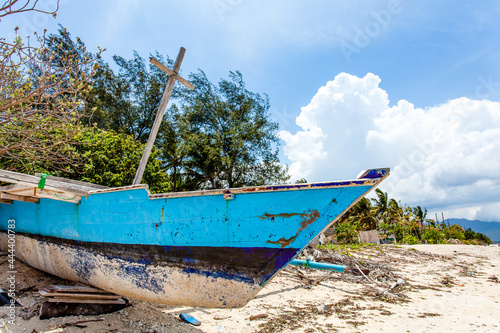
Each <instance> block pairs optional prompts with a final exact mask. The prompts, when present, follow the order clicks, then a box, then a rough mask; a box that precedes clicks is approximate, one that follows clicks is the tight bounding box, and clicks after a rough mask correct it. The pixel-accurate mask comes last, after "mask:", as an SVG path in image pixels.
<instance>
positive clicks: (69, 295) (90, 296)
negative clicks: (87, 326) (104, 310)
mask: <svg viewBox="0 0 500 333" xmlns="http://www.w3.org/2000/svg"><path fill="white" fill-rule="evenodd" d="M38 292H39V293H40V295H42V296H43V297H48V298H49V297H52V298H60V297H63V298H73V299H97V300H105V299H120V298H122V296H120V295H116V294H114V295H110V294H107V295H103V294H83V293H60V292H56V293H51V292H48V291H45V290H40V291H38Z"/></svg>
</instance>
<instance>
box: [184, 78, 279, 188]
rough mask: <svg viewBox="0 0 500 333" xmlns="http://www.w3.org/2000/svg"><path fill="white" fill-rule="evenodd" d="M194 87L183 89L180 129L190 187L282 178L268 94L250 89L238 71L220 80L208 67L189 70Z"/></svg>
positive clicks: (264, 182) (276, 127)
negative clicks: (216, 81) (207, 72)
mask: <svg viewBox="0 0 500 333" xmlns="http://www.w3.org/2000/svg"><path fill="white" fill-rule="evenodd" d="M190 81H191V83H193V84H194V85H195V87H196V88H195V89H194V91H190V90H188V89H183V90H182V91H181V92H180V94H179V95H178V97H179V99H180V110H181V114H182V117H181V119H180V124H181V125H180V128H181V130H180V133H181V135H182V139H183V140H182V141H183V143H184V149H185V152H186V154H187V158H185V159H184V162H183V169H184V172H185V174H186V175H187V177H188V178H189V182H187V184H186V186H187V187H188V188H193V189H194V188H223V187H241V186H252V185H263V184H268V183H283V182H285V181H287V180H288V179H289V176H288V175H287V169H286V168H285V167H283V166H282V165H280V164H279V159H278V144H279V140H278V138H277V137H276V135H275V132H276V130H277V129H278V124H276V123H274V122H272V121H270V119H269V113H268V110H269V100H268V98H267V96H265V95H264V96H261V95H260V94H257V93H253V92H250V91H248V90H247V89H246V88H245V83H244V82H243V77H242V75H241V73H239V72H230V74H229V80H225V79H223V80H221V81H220V82H219V84H218V85H217V86H216V85H214V84H212V83H211V82H210V81H209V80H208V78H207V77H206V75H205V73H204V72H202V71H199V72H198V73H196V74H191V75H190Z"/></svg>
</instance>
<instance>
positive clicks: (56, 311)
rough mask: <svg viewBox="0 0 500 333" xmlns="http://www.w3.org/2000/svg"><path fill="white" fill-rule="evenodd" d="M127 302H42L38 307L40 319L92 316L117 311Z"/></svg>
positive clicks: (125, 305)
mask: <svg viewBox="0 0 500 333" xmlns="http://www.w3.org/2000/svg"><path fill="white" fill-rule="evenodd" d="M127 306H128V304H81V303H80V304H76V303H50V302H44V303H43V304H42V306H41V308H40V319H50V318H55V317H64V316H80V315H82V316H93V315H100V314H104V313H111V312H115V311H119V310H121V309H123V308H125V307H127Z"/></svg>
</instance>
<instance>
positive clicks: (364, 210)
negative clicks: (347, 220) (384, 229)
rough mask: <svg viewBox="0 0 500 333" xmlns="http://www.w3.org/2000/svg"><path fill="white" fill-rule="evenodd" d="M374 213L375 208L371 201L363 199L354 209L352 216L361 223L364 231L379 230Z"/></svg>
mask: <svg viewBox="0 0 500 333" xmlns="http://www.w3.org/2000/svg"><path fill="white" fill-rule="evenodd" d="M372 212H373V208H372V204H371V202H370V200H368V199H366V198H363V199H361V200H359V202H358V203H357V204H355V205H354V206H353V207H352V212H351V214H350V216H351V218H352V219H356V220H357V221H359V223H360V225H361V226H362V227H363V228H364V229H367V230H372V229H377V224H378V223H377V219H376V218H375V216H374V215H373V213H372Z"/></svg>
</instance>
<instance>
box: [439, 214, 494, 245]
mask: <svg viewBox="0 0 500 333" xmlns="http://www.w3.org/2000/svg"><path fill="white" fill-rule="evenodd" d="M449 221H450V225H452V224H458V225H459V226H461V227H462V228H464V229H467V228H471V229H472V230H473V231H475V232H480V233H482V234H485V235H486V236H488V237H489V238H490V239H491V240H492V241H493V242H495V243H500V222H484V221H479V220H473V221H471V220H467V219H449Z"/></svg>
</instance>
